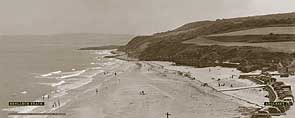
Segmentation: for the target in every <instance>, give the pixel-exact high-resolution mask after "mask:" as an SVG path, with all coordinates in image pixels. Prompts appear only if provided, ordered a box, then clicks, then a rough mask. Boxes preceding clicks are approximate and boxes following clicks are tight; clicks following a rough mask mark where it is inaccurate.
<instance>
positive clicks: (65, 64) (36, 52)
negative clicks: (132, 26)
mask: <svg viewBox="0 0 295 118" xmlns="http://www.w3.org/2000/svg"><path fill="white" fill-rule="evenodd" d="M132 37H133V36H130V35H107V34H56V35H16V36H0V118H6V117H8V115H7V113H8V112H11V111H14V112H26V111H25V110H30V109H18V110H15V109H12V108H11V107H9V106H8V102H18V101H21V102H23V101H36V100H38V99H40V98H43V97H48V96H49V95H50V94H52V92H56V91H57V89H59V90H61V89H62V90H64V91H66V89H75V88H78V87H81V86H83V85H85V84H87V83H89V82H91V77H92V76H94V75H95V74H97V73H99V72H100V71H89V70H91V69H92V70H93V69H97V68H99V65H102V64H100V63H99V61H98V58H99V57H102V56H103V55H107V54H109V53H110V52H109V51H82V50H78V49H79V48H83V47H98V46H106V45H125V44H126V43H128V41H129V40H130V39H132ZM101 63H102V62H101ZM108 63H109V62H108ZM105 64H107V63H105ZM80 75H83V77H84V78H83V79H78V80H68V79H67V78H72V77H75V76H80ZM68 82H70V83H71V84H69V83H68ZM65 84H68V86H67V87H65V86H64V88H60V87H61V86H60V85H65ZM58 87H59V88H58ZM62 94H65V92H61V93H60V96H62ZM51 97H54V96H51Z"/></svg>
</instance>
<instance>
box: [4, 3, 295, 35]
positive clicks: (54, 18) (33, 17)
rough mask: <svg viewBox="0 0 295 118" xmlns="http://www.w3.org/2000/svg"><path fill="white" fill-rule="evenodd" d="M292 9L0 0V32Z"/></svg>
mask: <svg viewBox="0 0 295 118" xmlns="http://www.w3.org/2000/svg"><path fill="white" fill-rule="evenodd" d="M284 12H295V0H0V34H51V33H112V34H151V33H155V32H161V31H166V30H169V29H173V28H176V27H178V26H181V25H183V24H185V23H188V22H192V21H198V20H208V19H211V20H214V19H216V18H229V17H236V16H249V15H261V14H270V13H284Z"/></svg>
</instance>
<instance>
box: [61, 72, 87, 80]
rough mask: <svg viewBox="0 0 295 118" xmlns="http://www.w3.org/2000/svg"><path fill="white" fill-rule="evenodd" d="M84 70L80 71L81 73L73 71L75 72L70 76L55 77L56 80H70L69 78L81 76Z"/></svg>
mask: <svg viewBox="0 0 295 118" xmlns="http://www.w3.org/2000/svg"><path fill="white" fill-rule="evenodd" d="M85 71H86V70H81V71H75V72H71V73H72V74H66V75H63V76H61V77H57V79H65V78H70V77H76V76H79V75H81V74H82V73H84V72H85Z"/></svg>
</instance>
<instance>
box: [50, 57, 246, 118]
mask: <svg viewBox="0 0 295 118" xmlns="http://www.w3.org/2000/svg"><path fill="white" fill-rule="evenodd" d="M112 71H113V72H120V73H119V74H118V75H117V76H114V75H111V76H107V77H103V76H104V75H98V76H96V77H95V79H96V80H99V81H94V82H93V83H91V85H88V86H87V87H85V88H84V89H83V90H82V89H81V91H80V92H82V93H83V94H80V95H78V96H76V97H75V98H74V99H72V101H71V102H69V103H68V104H67V105H65V106H63V107H61V108H59V109H57V110H55V112H64V113H66V114H67V115H66V116H61V118H63V117H67V118H68V117H69V118H97V117H99V118H160V117H166V116H165V113H166V112H169V113H170V114H171V117H173V118H195V117H200V118H232V117H247V116H242V115H241V113H242V112H241V110H242V109H243V105H242V104H240V103H239V102H237V101H239V100H237V99H235V98H233V97H230V96H226V95H224V94H223V93H220V92H217V91H215V90H213V89H212V88H209V87H201V83H199V82H197V81H191V80H189V79H187V78H185V77H183V76H178V75H176V74H174V73H172V72H166V73H162V72H160V71H162V70H161V69H159V68H154V67H151V66H149V65H147V64H144V63H141V62H139V63H137V62H124V63H122V64H121V65H120V67H119V68H112ZM96 88H97V89H98V93H97V94H96V92H95V89H96ZM140 91H144V92H145V95H140ZM50 118H59V117H57V116H54V117H53V116H52V117H50Z"/></svg>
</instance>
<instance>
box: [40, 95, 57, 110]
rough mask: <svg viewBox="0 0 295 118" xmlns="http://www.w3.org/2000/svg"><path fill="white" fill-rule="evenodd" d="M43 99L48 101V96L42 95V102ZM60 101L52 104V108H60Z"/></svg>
mask: <svg viewBox="0 0 295 118" xmlns="http://www.w3.org/2000/svg"><path fill="white" fill-rule="evenodd" d="M45 99H47V100H49V99H50V95H42V100H43V101H44V100H45ZM60 105H61V104H60V100H57V101H54V102H53V104H52V107H53V108H54V107H60Z"/></svg>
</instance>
